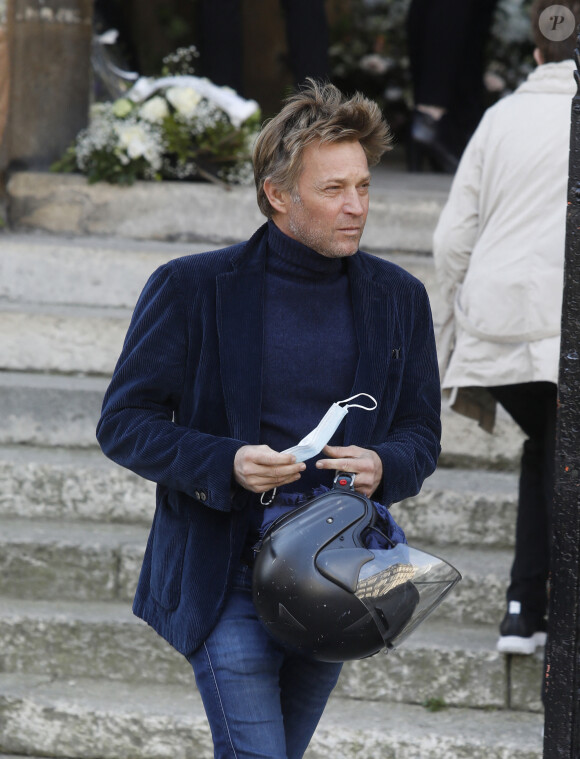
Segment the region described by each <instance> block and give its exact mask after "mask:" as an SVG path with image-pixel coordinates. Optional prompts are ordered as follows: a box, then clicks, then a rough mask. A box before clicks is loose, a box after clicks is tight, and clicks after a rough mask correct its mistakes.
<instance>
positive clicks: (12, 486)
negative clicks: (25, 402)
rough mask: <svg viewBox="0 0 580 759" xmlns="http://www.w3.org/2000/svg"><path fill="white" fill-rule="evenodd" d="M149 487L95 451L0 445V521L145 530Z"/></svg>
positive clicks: (152, 501) (150, 502)
mask: <svg viewBox="0 0 580 759" xmlns="http://www.w3.org/2000/svg"><path fill="white" fill-rule="evenodd" d="M154 509H155V484H154V483H152V482H149V481H148V480H144V479H143V478H142V477H138V476H137V475H136V474H133V473H132V472H129V471H128V470H127V469H123V468H122V467H119V466H117V465H116V464H114V463H113V462H112V461H110V460H109V459H107V458H106V457H105V456H104V455H103V454H102V453H101V451H100V450H99V449H97V448H86V449H80V448H78V449H75V448H58V447H52V448H37V447H34V446H28V445H20V446H18V445H16V446H0V517H21V518H27V519H33V520H38V519H41V520H51V519H54V520H64V521H66V520H72V521H77V520H80V521H85V522H108V523H117V522H123V523H128V524H141V525H142V526H145V527H149V526H150V525H151V521H152V519H153V513H154Z"/></svg>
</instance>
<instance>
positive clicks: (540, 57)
mask: <svg viewBox="0 0 580 759" xmlns="http://www.w3.org/2000/svg"><path fill="white" fill-rule="evenodd" d="M533 56H534V60H535V62H536V64H537V65H538V66H541V65H542V64H544V63H545V60H544V54H543V53H542V51H541V50H540V48H539V47H536V48H534V52H533Z"/></svg>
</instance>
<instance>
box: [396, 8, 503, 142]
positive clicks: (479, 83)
mask: <svg viewBox="0 0 580 759" xmlns="http://www.w3.org/2000/svg"><path fill="white" fill-rule="evenodd" d="M497 1H498V0H412V2H411V5H410V7H409V14H408V16H407V40H408V49H409V59H410V63H411V78H412V82H413V92H414V100H415V104H418V103H422V104H423V105H435V106H440V107H442V108H446V109H447V110H448V111H449V114H450V117H451V118H452V119H453V121H455V122H456V124H457V128H458V132H459V133H460V134H462V135H463V139H464V141H466V139H467V138H468V136H469V135H470V134H471V133H472V132H473V130H474V129H475V127H476V126H477V124H478V122H479V119H480V118H481V114H482V113H483V108H484V103H483V91H484V87H483V74H484V68H485V46H486V44H487V41H488V38H489V31H490V27H491V24H492V20H493V15H494V12H495V8H496V5H497Z"/></svg>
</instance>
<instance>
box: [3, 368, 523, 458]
mask: <svg viewBox="0 0 580 759" xmlns="http://www.w3.org/2000/svg"><path fill="white" fill-rule="evenodd" d="M107 385H108V380H107V378H105V377H84V376H80V375H79V376H77V375H70V376H68V375H58V374H37V373H34V372H10V371H6V372H0V445H36V446H63V447H67V448H87V447H94V446H96V445H97V442H96V440H95V428H96V425H97V422H98V419H99V416H100V412H101V405H102V400H103V395H104V393H105V390H106V388H107ZM442 419H443V439H442V447H443V453H442V457H441V464H442V465H445V466H450V465H451V466H461V467H466V468H493V469H514V468H515V467H517V465H518V462H519V458H520V452H521V445H522V441H523V435H522V433H521V432H520V430H519V428H518V427H516V425H515V423H514V422H513V421H511V419H509V418H508V417H507V415H506V414H505V413H503V412H502V413H500V414H498V420H497V423H496V430H495V431H494V434H493V435H490V434H488V433H487V432H484V431H483V430H482V429H480V428H479V427H478V426H477V424H476V423H475V422H474V421H472V420H471V419H466V418H465V417H462V416H461V415H459V414H456V413H455V412H452V411H450V410H448V409H446V408H445V407H444V408H443V412H442Z"/></svg>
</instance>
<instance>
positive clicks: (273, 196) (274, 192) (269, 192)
mask: <svg viewBox="0 0 580 759" xmlns="http://www.w3.org/2000/svg"><path fill="white" fill-rule="evenodd" d="M264 193H265V194H266V197H267V198H268V200H269V202H270V205H271V206H272V208H273V209H274V211H276V213H283V214H286V213H288V203H289V201H290V194H289V193H288V192H286V190H281V189H280V188H279V187H276V185H274V184H273V183H272V180H270V179H266V180H265V181H264Z"/></svg>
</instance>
